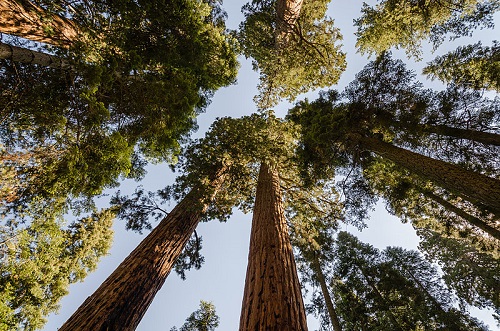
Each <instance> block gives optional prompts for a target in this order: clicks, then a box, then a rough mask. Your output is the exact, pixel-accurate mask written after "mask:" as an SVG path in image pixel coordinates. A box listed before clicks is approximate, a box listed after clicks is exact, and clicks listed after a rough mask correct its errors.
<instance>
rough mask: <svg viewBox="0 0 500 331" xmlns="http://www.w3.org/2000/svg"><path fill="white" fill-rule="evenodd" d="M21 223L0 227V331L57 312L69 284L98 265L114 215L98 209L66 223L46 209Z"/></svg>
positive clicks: (28, 326) (39, 322) (30, 326)
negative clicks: (20, 225)
mask: <svg viewBox="0 0 500 331" xmlns="http://www.w3.org/2000/svg"><path fill="white" fill-rule="evenodd" d="M31 216H32V218H33V221H32V222H31V223H30V224H29V225H28V226H24V227H15V226H9V225H7V226H5V227H2V228H1V231H0V275H1V277H0V330H6V331H7V330H9V331H10V330H12V331H15V330H20V329H22V330H35V329H39V328H41V327H43V325H44V324H45V322H46V319H45V317H46V316H47V315H48V314H50V313H52V312H55V311H57V309H58V307H59V306H58V302H59V301H60V300H61V298H62V297H63V296H64V295H66V294H68V287H69V285H70V284H72V283H75V282H78V281H82V280H83V279H84V278H85V277H86V275H87V274H88V272H90V271H92V270H94V269H95V268H96V267H97V263H98V261H99V259H100V258H101V257H102V256H103V255H105V254H106V253H107V252H108V250H109V248H110V246H111V241H112V237H113V231H112V230H111V227H112V222H113V218H114V213H113V212H112V211H110V210H102V211H100V212H96V213H94V214H92V216H89V217H86V218H82V219H79V220H77V221H75V222H73V223H71V224H69V225H68V226H67V228H65V227H64V223H63V221H62V220H61V219H60V218H59V217H58V216H57V214H54V212H53V211H52V210H50V209H44V210H40V211H38V213H37V214H36V215H31Z"/></svg>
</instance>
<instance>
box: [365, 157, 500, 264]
mask: <svg viewBox="0 0 500 331" xmlns="http://www.w3.org/2000/svg"><path fill="white" fill-rule="evenodd" d="M363 174H364V176H365V177H366V178H367V180H368V181H369V183H370V186H371V187H373V189H374V190H375V191H376V193H377V194H378V195H379V196H381V197H383V198H384V200H385V201H386V204H387V210H388V211H389V212H390V213H391V214H393V215H395V216H397V217H399V218H400V219H401V220H402V221H403V222H408V221H409V222H411V224H412V225H413V227H414V228H416V229H428V230H431V231H433V232H435V233H439V235H441V236H443V237H444V238H456V239H457V240H460V241H462V242H465V243H468V244H469V245H472V246H474V247H476V248H477V249H478V251H480V252H483V253H486V254H490V255H491V256H493V257H496V258H498V257H500V255H499V253H500V251H499V250H500V246H499V244H498V240H497V239H495V238H494V237H492V236H490V235H488V234H487V233H486V232H484V231H483V230H481V229H480V228H479V227H477V226H475V224H474V223H471V219H473V220H472V222H474V221H478V222H482V223H483V224H485V225H487V226H489V227H491V228H495V219H496V218H497V217H496V216H495V215H492V214H489V213H486V212H484V211H482V210H480V209H479V208H477V207H475V206H474V205H472V204H470V203H467V202H466V201H463V200H462V199H460V198H457V197H454V196H452V195H450V194H448V193H446V192H445V191H444V190H440V189H438V188H436V187H434V186H433V185H432V184H431V183H430V182H425V181H422V180H420V179H419V178H416V177H415V176H412V175H411V174H410V173H409V172H408V171H405V170H404V169H401V168H400V167H397V166H396V165H394V164H392V163H391V162H387V161H384V160H383V159H382V158H374V159H373V161H372V162H371V163H370V164H369V165H367V166H366V167H365V168H364V170H363ZM443 202H444V203H445V204H443ZM450 207H451V208H455V209H452V210H450ZM457 212H458V213H460V214H457Z"/></svg>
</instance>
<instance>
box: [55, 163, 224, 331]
mask: <svg viewBox="0 0 500 331" xmlns="http://www.w3.org/2000/svg"><path fill="white" fill-rule="evenodd" d="M221 174H222V172H220V173H219V174H218V175H217V176H216V177H215V179H214V180H213V181H212V183H211V185H210V189H213V193H212V197H213V196H214V195H215V193H216V192H217V190H218V189H219V188H220V186H221V184H222V182H223V178H224V177H223V175H221ZM204 192H206V191H205V190H196V189H193V190H192V191H191V192H190V193H189V194H188V195H186V197H185V198H184V199H183V200H182V201H181V202H180V203H179V204H178V205H177V206H176V207H175V208H174V209H173V210H172V211H171V212H170V213H169V214H168V216H167V217H165V218H164V219H163V220H162V221H161V222H160V224H158V226H157V227H156V228H155V229H154V230H153V231H152V232H151V233H150V234H149V235H148V236H147V237H146V238H145V239H144V240H143V241H142V242H141V243H140V244H139V246H137V248H136V249H134V251H132V253H130V255H129V256H128V257H127V258H126V259H125V260H124V261H123V262H122V263H121V264H120V265H119V266H118V268H117V269H116V270H115V271H114V272H113V273H112V274H111V276H109V277H108V278H107V279H106V280H105V281H104V283H102V284H101V286H100V287H99V288H98V289H97V290H96V291H95V292H94V294H92V295H91V296H90V297H88V298H87V299H86V300H85V302H84V303H83V304H82V305H81V306H80V307H79V308H78V309H77V311H76V312H75V313H74V314H73V315H72V316H71V317H70V318H69V319H68V320H67V321H66V323H64V325H63V326H62V327H61V328H60V329H59V331H88V330H92V331H130V330H135V329H136V328H137V326H138V324H139V322H140V321H141V319H142V317H143V316H144V314H145V313H146V310H147V309H148V307H149V305H150V304H151V302H152V301H153V298H154V296H155V295H156V293H157V292H158V291H159V290H160V288H161V287H162V285H163V283H164V282H165V279H166V278H167V276H168V274H169V273H170V270H171V269H172V266H173V264H174V263H175V261H176V260H177V257H178V256H179V254H180V253H181V252H182V250H183V249H184V246H185V245H186V243H187V241H188V240H189V238H190V237H191V235H192V234H193V232H194V230H195V228H196V226H197V225H198V223H199V221H200V219H201V216H202V214H203V212H204V211H205V210H206V208H207V207H208V200H207V199H206V198H205V197H204V196H205V193H204Z"/></svg>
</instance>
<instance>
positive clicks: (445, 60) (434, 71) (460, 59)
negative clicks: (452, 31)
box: [423, 41, 500, 92]
mask: <svg viewBox="0 0 500 331" xmlns="http://www.w3.org/2000/svg"><path fill="white" fill-rule="evenodd" d="M423 73H424V74H426V75H428V76H429V77H431V78H432V79H435V78H437V79H439V80H441V81H443V82H446V83H453V84H456V85H461V86H465V87H468V88H473V89H478V90H479V89H486V90H493V91H496V92H500V44H499V43H498V42H497V41H494V42H493V45H492V46H491V47H488V46H482V45H481V42H478V43H476V44H473V45H467V46H462V47H458V48H457V49H456V50H454V51H452V52H449V53H447V54H445V55H443V56H438V57H437V58H436V59H434V60H433V61H432V62H430V63H428V64H427V66H426V67H425V68H424V70H423Z"/></svg>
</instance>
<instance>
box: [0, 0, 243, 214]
mask: <svg viewBox="0 0 500 331" xmlns="http://www.w3.org/2000/svg"><path fill="white" fill-rule="evenodd" d="M2 5H4V4H3V3H2ZM5 5H6V6H11V5H12V6H16V8H17V7H19V8H21V9H22V7H23V6H26V8H27V7H30V8H31V7H33V6H35V7H36V8H37V9H36V10H35V11H31V10H28V9H26V8H24V9H26V10H25V11H23V12H26V15H28V16H29V15H31V16H30V17H29V18H28V19H27V21H28V22H31V23H30V24H33V29H34V30H36V31H38V30H37V29H39V27H40V25H41V24H42V23H41V21H43V18H44V17H51V15H52V16H53V15H58V17H63V18H64V20H65V21H68V20H70V21H71V24H72V26H77V27H78V29H79V33H78V34H77V35H76V36H75V38H73V39H71V42H70V43H69V45H68V46H69V47H68V48H67V49H63V48H51V50H52V51H51V52H50V53H48V54H42V53H40V52H38V53H31V54H32V55H33V54H35V58H36V59H45V63H41V62H44V61H38V60H37V61H35V62H36V63H37V64H36V65H32V64H31V65H30V64H25V63H20V62H13V61H10V60H7V61H2V62H1V68H0V85H1V86H2V94H1V96H0V105H1V106H0V109H1V111H0V112H1V116H2V118H3V119H4V120H3V121H2V123H1V127H0V144H1V148H2V156H3V159H4V160H8V163H9V167H11V168H13V169H15V170H16V171H17V174H18V175H17V176H18V177H19V178H20V181H21V183H22V184H21V185H19V186H15V187H13V188H12V191H17V192H12V194H11V199H10V200H8V201H3V202H2V206H3V207H4V208H5V212H6V213H20V212H19V210H22V209H23V208H26V206H27V205H29V203H30V201H31V200H32V199H34V197H35V196H38V197H44V199H46V200H47V201H50V200H53V199H60V198H63V197H66V198H68V200H71V199H73V198H77V197H80V196H86V197H88V196H93V195H96V194H100V193H102V190H103V189H105V188H109V187H114V186H116V185H117V184H118V181H119V180H120V179H121V178H123V177H131V178H135V179H140V178H141V177H142V176H143V175H144V172H145V171H144V166H145V164H146V163H147V162H148V161H152V162H161V161H167V162H171V163H175V161H176V155H177V154H178V153H179V152H180V142H181V141H182V140H183V139H185V138H186V136H187V135H188V134H189V133H190V132H192V130H194V129H195V128H196V122H195V117H196V115H197V114H199V112H200V111H202V110H203V109H204V108H205V107H206V106H207V104H208V103H209V100H210V97H211V96H212V94H213V93H214V92H215V90H217V89H218V88H220V87H221V86H225V85H228V84H230V83H232V82H233V81H234V79H235V76H236V69H237V61H236V54H235V48H236V45H235V41H234V38H232V37H230V36H229V34H228V33H227V31H226V29H225V25H224V19H225V16H224V12H223V11H222V9H221V8H220V6H219V4H218V3H215V2H204V1H177V2H172V1H167V2H163V3H159V2H151V3H149V2H147V1H141V2H135V1H129V2H120V3H117V2H107V1H92V2H74V3H72V6H69V7H68V6H67V5H66V3H65V2H60V1H38V2H36V3H35V2H29V1H23V2H16V1H9V2H6V3H5ZM33 8H34V7H33ZM21 9H20V10H21ZM24 9H23V10H24ZM2 15H10V12H8V11H6V12H2ZM23 15H24V14H23ZM23 15H20V16H19V17H18V19H19V21H23V20H24V19H25V18H26V16H23ZM35 18H37V19H38V21H37V20H35ZM12 19H15V17H14V18H12ZM23 22H24V23H26V22H25V21H23ZM48 22H49V23H47V24H49V25H50V20H48ZM2 23H3V21H2ZM21 23H22V22H20V23H19V24H14V27H18V28H19V29H21V30H22V31H20V33H21V35H23V34H22V32H23V31H25V32H26V31H27V30H29V28H23V27H22V24H21ZM24 23H23V24H24ZM26 24H28V23H26ZM44 24H45V23H44ZM42 25H43V24H42ZM38 32H39V31H38ZM38 32H37V33H38ZM80 32H81V33H80ZM47 35H48V36H49V35H50V33H49V32H47ZM23 36H24V37H29V36H26V35H23ZM8 40H10V39H8ZM2 50H3V51H2V56H3V57H7V58H12V59H13V60H20V61H21V62H25V60H23V57H22V56H21V57H19V56H14V55H16V54H14V53H17V54H19V52H21V51H22V52H29V51H28V50H26V49H25V50H20V49H19V48H13V47H10V45H9V47H7V45H5V44H3V45H2ZM56 56H57V57H56ZM47 57H48V58H49V60H48V61H47ZM58 61H59V62H60V63H61V66H59V65H56V67H57V69H55V68H53V67H54V63H57V62H58ZM42 64H48V67H45V66H42ZM62 64H64V65H62ZM50 67H52V68H50ZM21 155H22V157H20V156H21ZM15 197H18V198H19V199H15Z"/></svg>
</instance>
